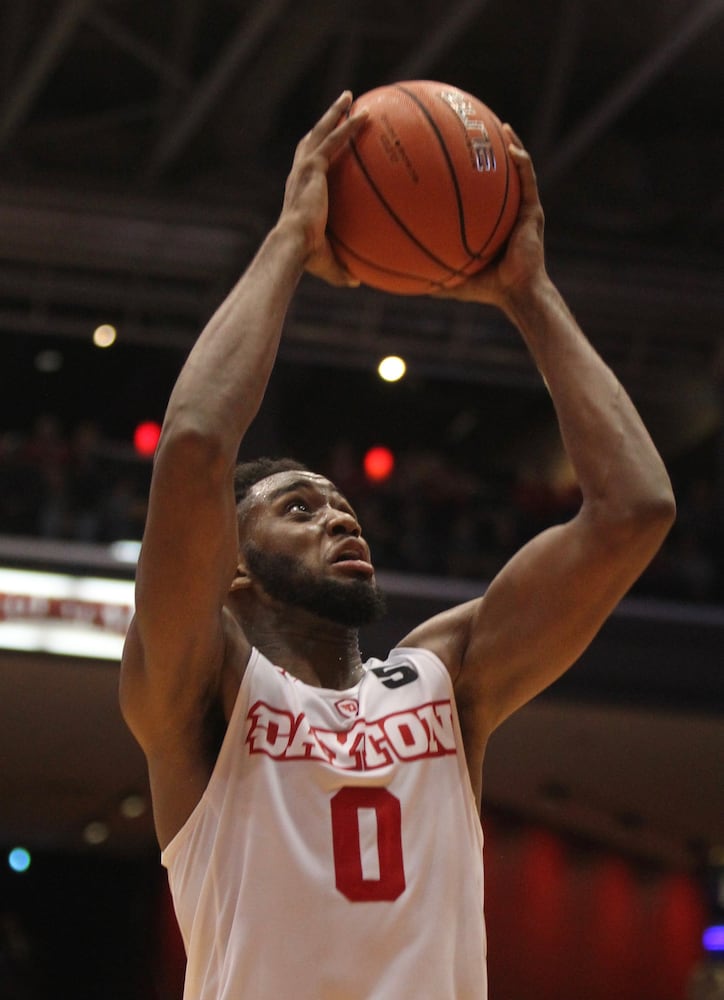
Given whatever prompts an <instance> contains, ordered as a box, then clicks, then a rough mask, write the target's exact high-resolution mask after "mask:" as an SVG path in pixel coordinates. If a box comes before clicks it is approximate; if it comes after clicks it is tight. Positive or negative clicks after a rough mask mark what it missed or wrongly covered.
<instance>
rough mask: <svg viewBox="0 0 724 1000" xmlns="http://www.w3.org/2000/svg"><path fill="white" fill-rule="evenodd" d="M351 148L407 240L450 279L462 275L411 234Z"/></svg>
mask: <svg viewBox="0 0 724 1000" xmlns="http://www.w3.org/2000/svg"><path fill="white" fill-rule="evenodd" d="M400 89H402V88H400ZM349 146H350V150H351V151H352V155H353V156H354V158H355V160H356V161H357V165H358V166H359V168H360V170H361V171H362V173H363V175H364V177H365V180H366V181H367V183H368V184H369V186H370V187H371V188H372V190H373V191H374V193H375V196H376V197H377V199H378V201H379V202H380V204H381V205H382V207H383V208H384V209H385V211H386V212H387V213H388V215H389V216H390V218H391V219H393V220H394V222H395V223H396V224H397V225H398V226H399V227H400V229H401V230H402V231H403V233H404V234H405V235H406V236H407V238H408V239H409V240H410V241H411V242H412V243H414V244H415V246H416V247H417V248H418V249H419V250H421V251H422V252H423V253H424V254H425V255H426V256H427V257H429V259H430V260H431V261H432V262H433V263H434V264H437V265H439V266H440V267H442V268H444V270H445V271H447V272H448V277H455V276H456V275H459V274H461V273H462V272H461V271H460V269H458V268H455V267H451V266H450V265H449V264H448V263H447V262H446V261H444V260H441V259H440V258H439V257H437V256H435V254H434V253H433V252H432V251H431V250H429V249H428V247H426V246H425V244H424V243H422V242H421V241H420V240H419V239H418V238H417V236H415V234H414V233H413V232H411V230H410V229H408V227H407V226H406V225H405V223H404V222H403V221H402V219H401V218H400V217H399V215H398V214H397V212H395V210H394V209H393V208H392V206H391V205H390V204H389V202H388V201H387V199H386V198H385V197H384V195H383V194H382V192H381V191H380V189H379V188H378V187H377V185H376V184H375V182H374V180H373V179H372V177H371V176H370V173H369V171H368V170H367V167H366V166H365V163H364V160H363V159H362V157H361V155H360V153H359V151H358V149H357V146H356V144H355V142H354V140H353V139H352V140H350V144H349ZM338 242H339V243H340V244H341V245H342V246H343V245H344V244H342V241H341V240H339V241H338ZM465 249H466V252H467V253H468V255H469V256H472V254H470V251H469V250H468V249H467V247H466V248H465ZM362 259H363V258H361V257H360V260H362ZM468 263H469V261H466V263H465V265H464V266H465V267H467V265H468ZM420 280H422V281H428V280H430V279H428V278H421V279H420Z"/></svg>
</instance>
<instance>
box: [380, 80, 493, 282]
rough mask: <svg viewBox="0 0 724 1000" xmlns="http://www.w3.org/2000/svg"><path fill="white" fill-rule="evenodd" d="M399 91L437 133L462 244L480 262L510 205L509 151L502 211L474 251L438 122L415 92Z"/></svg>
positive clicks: (402, 88) (451, 163)
mask: <svg viewBox="0 0 724 1000" xmlns="http://www.w3.org/2000/svg"><path fill="white" fill-rule="evenodd" d="M397 89H398V90H401V91H402V92H403V93H404V94H407V96H408V97H409V98H411V99H412V100H413V101H414V102H415V104H416V105H417V106H418V108H419V109H420V111H422V113H423V115H424V116H425V118H426V119H427V121H428V124H429V125H430V127H431V128H432V130H433V132H434V133H435V135H436V137H437V140H438V142H439V144H440V149H441V152H442V154H443V156H444V157H445V160H446V162H447V165H448V170H449V171H450V176H451V180H452V184H453V188H454V191H455V201H456V202H457V206H458V222H459V225H460V236H461V242H462V245H463V249H464V250H465V252H466V253H467V254H468V256H469V257H470V258H471V260H480V258H481V257H482V256H483V255H484V253H485V248H486V247H487V246H489V245H490V242H491V240H492V239H493V238H494V236H495V234H496V232H497V231H498V228H499V226H500V222H501V220H502V218H503V214H504V212H505V208H506V206H507V203H508V190H509V188H510V165H509V163H508V155H507V151H506V155H505V157H504V160H505V190H504V194H503V199H502V201H501V206H500V210H499V212H498V217H497V219H496V220H495V223H494V225H493V228H492V230H491V232H490V233H489V234H488V238H487V239H486V240H485V242H484V243H483V245H482V246H481V247H480V249H479V250H473V249H472V248H471V246H470V244H469V243H468V234H467V229H466V227H465V212H464V210H463V204H462V198H461V196H460V188H459V185H458V178H457V172H456V170H455V164H454V163H453V161H452V159H451V157H450V153H449V152H448V148H447V144H446V142H445V138H444V136H443V135H442V133H441V132H440V129H439V128H438V126H437V122H436V121H435V119H434V118H433V117H432V115H431V114H430V112H429V111H428V110H427V108H426V107H425V105H424V104H423V102H422V101H421V100H420V99H419V98H418V97H417V95H416V94H415V93H414V92H413V91H410V90H407V88H406V87H403V86H401V85H399V84H398V86H397ZM492 124H493V125H494V126H495V130H496V132H497V133H498V135H499V137H500V139H501V141H502V143H503V148H504V149H505V139H504V138H503V135H502V133H501V131H500V128H499V126H498V123H497V122H496V121H495V119H493V120H492ZM469 263H470V261H468V263H467V264H465V265H464V266H465V267H467V266H468V264H469ZM456 273H461V272H456Z"/></svg>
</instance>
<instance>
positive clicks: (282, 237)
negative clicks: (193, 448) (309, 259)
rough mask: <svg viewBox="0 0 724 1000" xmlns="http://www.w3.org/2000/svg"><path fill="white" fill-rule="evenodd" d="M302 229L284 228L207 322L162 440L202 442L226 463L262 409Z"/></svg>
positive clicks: (297, 267) (300, 266)
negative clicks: (183, 437) (177, 437)
mask: <svg viewBox="0 0 724 1000" xmlns="http://www.w3.org/2000/svg"><path fill="white" fill-rule="evenodd" d="M305 257H306V243H305V236H304V232H303V230H302V229H301V228H300V227H297V226H294V225H290V224H285V223H282V224H280V225H278V226H276V227H275V228H274V229H273V230H272V231H271V232H270V233H269V235H268V236H267V238H266V239H265V241H264V243H263V244H262V246H261V247H260V249H259V252H258V253H257V255H256V256H255V258H254V260H253V261H252V263H251V264H250V266H249V268H248V269H247V270H246V272H245V273H244V275H243V276H242V277H241V279H240V280H239V281H238V282H237V284H236V285H235V287H234V288H233V289H232V290H231V292H230V293H229V295H228V296H227V297H226V299H225V300H224V302H223V303H222V304H221V305H220V306H219V308H218V309H217V310H216V312H215V313H214V315H213V316H212V318H211V319H210V320H209V322H208V324H207V326H206V328H205V329H204V331H203V332H202V334H201V336H200V337H199V339H198V340H197V342H196V344H195V345H194V347H193V349H192V351H191V353H190V354H189V357H188V359H187V361H186V363H185V365H184V367H183V369H182V371H181V373H180V375H179V378H178V380H177V382H176V385H175V387H174V390H173V392H172V394H171V397H170V400H169V404H168V408H167V411H166V418H165V421H164V435H165V436H168V435H170V434H172V433H174V432H177V433H181V434H183V433H191V434H193V435H194V436H196V437H199V438H202V439H208V440H209V443H210V444H212V445H213V446H214V447H215V448H217V449H220V450H221V452H223V453H226V454H228V458H229V460H230V461H233V459H234V458H235V456H236V452H237V451H238V447H239V443H240V440H241V438H242V437H243V435H244V433H245V432H246V430H247V428H248V427H249V424H250V423H251V422H252V420H253V419H254V417H255V415H256V413H257V410H258V409H259V406H260V404H261V401H262V398H263V396H264V392H265V390H266V386H267V383H268V380H269V376H270V374H271V371H272V368H273V365H274V361H275V359H276V354H277V349H278V346H279V340H280V336H281V331H282V326H283V323H284V318H285V316H286V312H287V308H288V306H289V302H290V300H291V297H292V295H293V293H294V290H295V288H296V286H297V283H298V281H299V278H300V276H301V274H302V272H303V270H304V261H305Z"/></svg>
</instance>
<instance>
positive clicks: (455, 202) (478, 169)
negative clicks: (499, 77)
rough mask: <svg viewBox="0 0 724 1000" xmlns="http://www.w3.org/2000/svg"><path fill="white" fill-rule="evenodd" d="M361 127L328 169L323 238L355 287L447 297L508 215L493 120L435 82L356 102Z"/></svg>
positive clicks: (493, 243)
mask: <svg viewBox="0 0 724 1000" xmlns="http://www.w3.org/2000/svg"><path fill="white" fill-rule="evenodd" d="M357 108H367V109H368V110H369V120H368V121H367V123H366V124H365V125H363V127H362V129H361V130H360V131H359V133H358V134H357V135H356V137H355V138H354V140H352V141H351V142H350V143H349V144H348V146H347V147H346V148H345V149H344V150H343V151H342V152H341V153H340V154H339V155H338V156H337V157H336V158H335V159H334V161H333V162H332V164H331V166H330V170H329V220H328V226H327V235H328V237H329V240H330V242H331V245H332V247H333V249H334V252H335V253H336V255H337V257H338V258H339V260H340V261H341V262H342V264H344V266H345V267H346V268H347V270H348V271H349V272H350V273H351V274H352V275H353V276H354V277H356V278H358V279H359V280H360V281H361V282H363V283H364V284H366V285H371V286H373V287H374V288H381V289H383V290H385V291H388V292H396V293H397V294H399V295H419V294H425V293H428V292H434V291H436V290H439V289H441V288H452V287H454V286H455V285H458V284H460V283H461V282H462V281H464V280H465V278H466V277H468V276H469V275H471V274H474V273H475V272H476V271H479V270H481V269H482V268H484V267H485V265H486V264H488V263H489V262H490V260H492V258H493V257H494V256H495V255H496V254H497V252H498V251H499V250H500V248H501V247H502V246H503V244H504V243H505V241H506V239H507V238H508V236H509V234H510V230H511V228H512V226H513V223H514V222H515V218H516V216H517V213H518V203H519V200H520V187H519V181H518V174H517V171H516V169H515V166H514V164H513V163H512V162H511V160H510V157H509V156H508V151H507V140H506V138H505V135H504V134H503V131H502V128H501V123H500V121H499V119H498V118H497V117H496V115H495V114H494V113H493V112H492V111H491V110H490V108H488V107H487V106H486V105H485V104H483V102H482V101H479V100H478V99H477V98H476V97H473V96H472V95H471V94H467V93H465V91H462V90H458V88H457V87H451V86H449V85H448V84H445V83H436V82H434V81H432V80H412V81H407V82H403V83H396V84H390V85H389V86H384V87H378V88H377V89H375V90H371V91H369V93H367V94H363V95H362V96H361V97H359V98H358V99H357V100H356V101H355V102H354V104H353V105H352V108H351V109H350V113H353V112H354V111H355V110H356V109H357Z"/></svg>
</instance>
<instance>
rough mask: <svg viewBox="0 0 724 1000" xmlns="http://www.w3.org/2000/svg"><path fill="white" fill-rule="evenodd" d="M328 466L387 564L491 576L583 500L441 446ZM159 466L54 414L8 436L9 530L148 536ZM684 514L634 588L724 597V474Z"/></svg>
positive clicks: (80, 537) (682, 495)
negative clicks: (473, 466) (455, 458)
mask: <svg viewBox="0 0 724 1000" xmlns="http://www.w3.org/2000/svg"><path fill="white" fill-rule="evenodd" d="M319 471H321V472H323V473H325V474H327V475H328V476H329V477H330V478H331V479H332V480H333V481H334V482H335V483H337V485H338V486H339V487H340V489H341V490H342V491H343V492H344V493H345V494H346V495H347V497H348V498H349V499H350V501H351V503H352V504H353V505H354V506H355V508H356V510H357V512H358V514H359V517H360V520H361V522H362V525H363V528H364V533H365V536H366V538H367V539H368V541H369V542H370V545H371V547H372V553H373V557H374V561H375V564H376V565H377V566H378V568H380V569H388V570H396V571H401V572H413V573H421V574H430V575H437V576H451V577H458V578H460V577H462V578H472V579H480V580H489V579H491V577H492V576H493V575H494V574H495V572H496V570H497V569H498V568H499V567H500V566H501V565H502V564H503V562H504V561H505V560H506V559H507V558H508V557H509V556H510V555H512V554H513V553H514V552H515V551H516V550H517V549H518V548H520V546H521V545H522V544H523V543H524V542H525V541H526V540H527V539H529V538H530V537H532V536H533V535H535V534H536V533H537V532H538V531H540V530H541V529H542V528H544V527H546V526H548V525H550V524H553V523H556V522H560V521H562V520H565V519H567V518H568V517H570V516H571V514H573V513H574V512H575V510H576V509H577V506H578V504H579V500H580V498H579V494H578V491H577V489H576V487H575V485H573V484H572V483H571V482H570V480H568V481H564V482H562V483H560V484H558V485H556V486H551V485H550V483H545V482H543V481H541V480H540V479H538V480H536V479H535V478H533V477H532V476H531V477H529V478H526V477H523V476H519V477H518V478H517V479H515V480H514V481H509V480H503V481H501V480H499V479H496V480H492V479H488V480H485V479H483V478H480V477H478V476H475V475H471V474H470V473H469V472H465V471H461V470H460V469H458V468H456V467H455V466H454V464H453V463H452V462H451V461H450V460H449V459H448V458H447V456H445V455H444V454H441V453H439V452H435V451H426V450H424V449H415V450H410V451H407V452H405V453H403V454H400V455H398V456H397V463H396V466H395V469H394V471H393V473H392V474H391V475H390V476H389V478H387V479H386V480H384V481H382V482H376V483H373V482H370V481H369V480H368V479H367V478H366V477H365V475H364V472H363V470H362V462H361V456H360V455H358V454H357V453H356V452H355V450H354V448H353V447H351V446H350V445H347V444H344V443H337V444H335V445H334V446H333V447H332V448H331V449H330V452H329V455H328V458H327V461H326V462H325V463H323V464H322V467H321V468H320V470H319ZM149 481H150V462H149V461H148V460H143V459H140V458H139V457H138V456H137V455H135V453H134V452H133V450H132V448H130V447H128V446H119V445H114V444H112V443H109V442H108V441H106V440H104V439H103V436H102V434H101V432H100V430H99V428H98V426H97V425H96V424H95V423H93V422H86V423H82V424H79V425H78V426H76V427H75V428H73V429H72V430H71V431H70V432H68V433H66V432H65V431H64V430H63V428H62V426H61V424H60V422H59V421H58V420H56V419H55V418H54V417H52V416H43V417H41V418H39V419H38V420H37V421H36V424H35V426H34V428H33V429H32V431H31V432H29V433H27V434H18V433H13V432H5V433H0V535H3V534H4V535H28V536H34V537H41V538H51V539H66V540H73V541H82V542H95V543H101V544H103V543H111V542H114V541H117V540H120V539H139V538H140V537H141V534H142V531H143V523H144V517H145V509H146V508H145V504H146V497H147V493H148V486H149ZM674 485H675V490H676V494H677V501H678V518H677V522H676V525H675V527H674V529H673V530H672V532H671V534H670V536H669V538H668V539H667V541H666V543H665V545H664V547H663V549H662V550H661V552H660V553H659V555H658V556H657V557H656V559H655V560H654V562H653V563H652V565H651V566H650V567H649V569H648V570H647V571H646V573H645V574H644V576H643V577H642V579H641V580H640V581H639V582H638V584H637V585H636V588H635V592H637V593H639V594H645V595H650V596H655V597H663V598H672V599H677V600H685V601H696V602H711V603H717V602H722V601H724V526H723V525H722V513H721V512H722V507H723V504H722V500H721V498H719V497H718V495H717V489H716V484H715V482H714V481H713V479H707V478H706V477H704V476H699V477H691V476H689V477H687V479H686V481H684V482H680V483H675V484H674Z"/></svg>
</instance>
